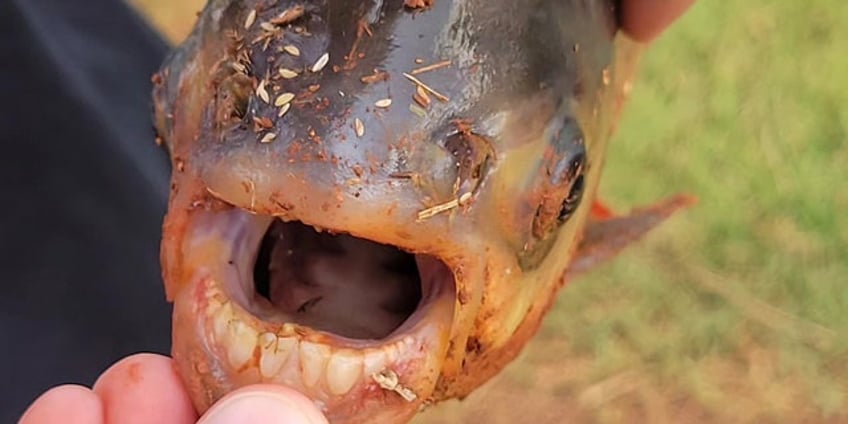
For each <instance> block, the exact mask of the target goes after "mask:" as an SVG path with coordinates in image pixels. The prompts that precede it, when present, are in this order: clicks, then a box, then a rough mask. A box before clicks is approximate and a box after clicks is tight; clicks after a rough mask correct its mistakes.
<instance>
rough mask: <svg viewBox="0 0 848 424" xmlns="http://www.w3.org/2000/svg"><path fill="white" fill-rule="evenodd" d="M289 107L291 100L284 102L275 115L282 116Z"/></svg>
mask: <svg viewBox="0 0 848 424" xmlns="http://www.w3.org/2000/svg"><path fill="white" fill-rule="evenodd" d="M289 109H291V102H289V103H286V104H284V105H283V106H282V107H281V108H280V111H279V112H278V113H277V117H280V118H282V117H283V116H284V115H285V114H286V113H287V112H288V111H289Z"/></svg>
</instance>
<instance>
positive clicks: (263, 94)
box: [256, 79, 271, 104]
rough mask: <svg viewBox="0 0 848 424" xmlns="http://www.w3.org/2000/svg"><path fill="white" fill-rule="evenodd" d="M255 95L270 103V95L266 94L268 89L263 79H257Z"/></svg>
mask: <svg viewBox="0 0 848 424" xmlns="http://www.w3.org/2000/svg"><path fill="white" fill-rule="evenodd" d="M256 95H257V96H259V98H260V99H262V101H263V102H265V103H268V104H270V103H271V96H270V95H269V94H268V90H266V89H265V80H264V79H263V80H262V81H259V86H257V87H256Z"/></svg>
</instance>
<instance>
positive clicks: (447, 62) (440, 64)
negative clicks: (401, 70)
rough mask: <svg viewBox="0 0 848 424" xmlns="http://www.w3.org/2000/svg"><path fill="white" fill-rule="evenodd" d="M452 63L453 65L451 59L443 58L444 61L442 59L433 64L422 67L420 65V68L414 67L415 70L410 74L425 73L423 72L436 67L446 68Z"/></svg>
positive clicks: (433, 69)
mask: <svg viewBox="0 0 848 424" xmlns="http://www.w3.org/2000/svg"><path fill="white" fill-rule="evenodd" d="M450 65H451V61H450V60H443V61H441V62H436V63H434V64H432V65H427V66H422V67H420V68H417V69H413V70H412V71H411V72H410V75H418V74H423V73H425V72H430V71H435V70H436V69H441V68H445V67H448V66H450Z"/></svg>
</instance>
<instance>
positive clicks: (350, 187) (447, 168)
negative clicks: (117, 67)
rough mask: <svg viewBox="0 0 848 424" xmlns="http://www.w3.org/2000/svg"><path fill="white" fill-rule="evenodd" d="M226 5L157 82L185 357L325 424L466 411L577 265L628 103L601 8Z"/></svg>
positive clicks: (214, 4)
mask: <svg viewBox="0 0 848 424" xmlns="http://www.w3.org/2000/svg"><path fill="white" fill-rule="evenodd" d="M417 6H422V5H419V4H417V3H414V2H413V3H411V4H409V5H408V4H405V3H404V2H403V1H401V0H381V1H363V2H347V1H341V0H314V1H299V2H298V1H292V0H277V1H274V2H268V1H258V0H211V1H210V2H209V3H208V5H207V6H206V8H205V9H204V10H203V12H202V13H201V14H200V15H199V20H198V23H197V25H196V27H195V29H194V32H193V33H192V34H191V35H190V36H189V38H188V39H187V40H186V41H185V42H184V43H183V44H182V45H181V46H179V47H178V48H177V49H175V50H174V52H173V53H172V54H171V55H170V57H169V58H168V59H167V61H166V63H165V64H164V65H163V67H162V69H161V71H160V72H159V73H158V74H157V75H156V76H155V77H154V82H155V89H154V90H155V91H154V106H155V124H156V128H157V131H158V133H159V135H160V137H161V139H162V141H163V142H164V145H165V147H166V148H167V150H168V151H169V153H170V156H171V161H172V164H173V177H172V186H171V195H170V201H169V209H168V214H167V216H166V219H165V224H164V231H163V242H162V253H161V259H162V264H163V274H164V279H165V284H166V288H167V294H168V297H169V299H170V300H172V301H173V302H174V324H173V326H174V328H173V331H174V334H173V341H174V343H173V356H174V359H175V362H176V364H177V368H178V370H179V372H180V375H181V376H182V377H183V379H184V381H185V382H186V386H187V388H188V390H189V392H190V394H191V396H192V399H193V401H194V403H195V405H196V407H197V408H198V409H199V410H201V411H203V410H205V409H207V408H208V407H209V406H210V405H211V404H213V403H214V402H215V401H217V400H218V399H220V398H221V397H222V396H224V395H225V394H226V393H228V392H230V391H232V390H234V389H237V388H238V387H242V386H245V385H248V384H255V383H271V384H283V385H287V386H290V387H293V388H295V389H298V390H300V391H301V392H303V393H304V394H306V395H307V396H309V397H310V398H311V399H313V400H314V401H315V402H316V404H318V405H319V406H320V407H321V408H322V410H323V411H324V413H325V414H327V416H328V417H329V418H330V420H331V421H332V422H360V421H364V420H366V418H367V419H369V420H372V421H375V422H404V421H406V420H408V419H409V418H410V417H411V416H412V415H414V414H415V413H416V412H417V411H418V410H419V409H420V408H421V407H422V406H424V405H427V404H431V403H434V402H437V401H439V400H442V399H447V398H454V397H464V396H466V395H467V394H469V393H470V392H471V391H473V390H474V389H475V388H476V387H478V386H479V385H481V384H482V383H483V382H485V381H487V380H488V379H490V378H491V377H492V376H494V375H495V374H497V372H498V371H500V370H501V369H502V368H503V367H504V366H505V365H506V364H507V363H508V362H509V361H511V360H512V359H513V358H514V357H515V356H516V355H517V354H518V352H519V351H520V350H521V348H522V347H523V346H524V345H525V344H526V343H527V341H528V340H529V338H530V337H531V336H532V334H533V333H534V332H535V331H536V329H537V328H538V326H539V323H540V321H541V319H542V317H543V316H544V313H545V312H546V310H547V309H548V308H549V307H550V305H551V302H552V300H553V298H554V294H555V293H556V292H557V290H558V289H559V288H560V287H561V286H562V285H563V282H564V281H565V280H564V276H565V275H566V274H567V271H568V269H569V264H570V263H572V261H573V259H574V258H575V255H576V254H577V253H578V247H579V246H580V241H581V238H582V237H583V235H584V233H585V228H586V225H587V222H589V215H590V210H591V203H592V199H594V196H595V192H596V190H597V186H598V182H599V179H600V175H601V168H602V165H603V159H604V153H605V150H606V142H607V139H608V138H609V134H610V132H611V130H612V128H613V126H614V121H615V115H616V111H617V105H618V104H619V99H620V97H621V90H620V87H621V84H616V83H615V81H617V80H618V79H619V78H620V75H618V74H617V68H616V67H615V66H614V65H615V62H616V57H617V56H616V54H617V53H616V49H615V37H616V24H615V19H614V9H613V5H612V2H610V1H582V0H581V1H577V0H573V1H571V0H568V1H566V0H534V1H528V2H508V1H507V2H496V1H484V0H436V1H435V2H432V4H429V5H427V4H423V6H424V7H423V8H420V7H417Z"/></svg>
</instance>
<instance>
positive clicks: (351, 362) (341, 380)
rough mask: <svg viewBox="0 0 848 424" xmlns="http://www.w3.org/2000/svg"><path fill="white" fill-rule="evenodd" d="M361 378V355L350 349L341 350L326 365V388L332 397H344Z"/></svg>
mask: <svg viewBox="0 0 848 424" xmlns="http://www.w3.org/2000/svg"><path fill="white" fill-rule="evenodd" d="M360 377H362V355H361V354H359V353H357V352H356V351H354V350H351V349H341V350H339V351H337V352H335V353H334V354H333V356H332V357H330V360H329V361H328V363H327V375H326V377H325V378H326V380H327V388H328V389H330V393H331V394H334V395H344V394H347V392H349V391H350V389H351V388H353V385H354V384H356V381H357V380H359V379H360Z"/></svg>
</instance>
